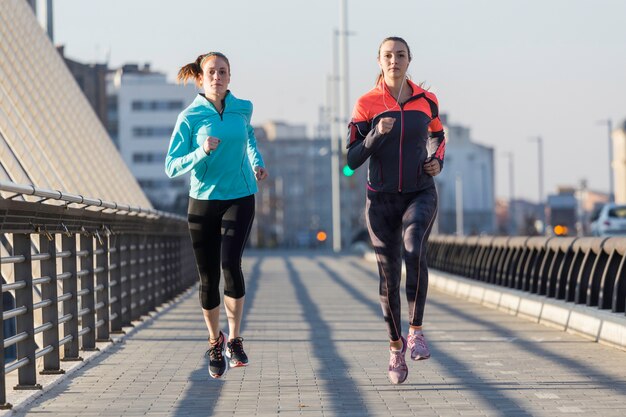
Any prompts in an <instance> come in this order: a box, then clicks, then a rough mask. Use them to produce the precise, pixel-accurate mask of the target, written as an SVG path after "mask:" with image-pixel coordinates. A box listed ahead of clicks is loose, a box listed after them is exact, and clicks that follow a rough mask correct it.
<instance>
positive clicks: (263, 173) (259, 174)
mask: <svg viewBox="0 0 626 417" xmlns="http://www.w3.org/2000/svg"><path fill="white" fill-rule="evenodd" d="M254 174H255V176H256V179H257V181H263V180H264V179H265V178H267V176H268V175H269V174H268V173H267V170H266V169H265V168H263V167H254Z"/></svg>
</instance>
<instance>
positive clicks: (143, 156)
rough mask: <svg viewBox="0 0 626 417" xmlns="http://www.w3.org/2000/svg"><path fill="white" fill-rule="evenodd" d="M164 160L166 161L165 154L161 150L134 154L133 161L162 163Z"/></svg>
mask: <svg viewBox="0 0 626 417" xmlns="http://www.w3.org/2000/svg"><path fill="white" fill-rule="evenodd" d="M163 161H165V154H164V153H161V152H153V153H135V154H133V162H134V163H138V164H150V163H155V162H159V163H162V162H163Z"/></svg>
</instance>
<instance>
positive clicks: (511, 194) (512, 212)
mask: <svg viewBox="0 0 626 417" xmlns="http://www.w3.org/2000/svg"><path fill="white" fill-rule="evenodd" d="M504 155H505V156H506V157H507V158H509V217H510V222H511V235H516V234H517V233H516V230H515V229H516V228H515V205H514V203H513V200H514V199H515V180H514V177H513V175H514V174H513V171H514V169H513V152H506V153H505V154H504Z"/></svg>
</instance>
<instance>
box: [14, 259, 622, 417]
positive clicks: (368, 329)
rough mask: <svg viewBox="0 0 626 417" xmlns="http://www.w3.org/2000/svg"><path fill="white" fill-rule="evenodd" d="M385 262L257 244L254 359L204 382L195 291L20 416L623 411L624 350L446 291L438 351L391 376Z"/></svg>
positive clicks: (434, 314)
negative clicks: (381, 265)
mask: <svg viewBox="0 0 626 417" xmlns="http://www.w3.org/2000/svg"><path fill="white" fill-rule="evenodd" d="M375 268H376V267H375V265H374V264H371V263H367V262H364V261H363V260H362V259H360V258H357V257H349V256H342V257H335V256H333V255H329V254H326V255H320V256H306V255H302V254H297V253H292V254H289V253H283V254H281V253H278V252H265V253H264V252H254V253H252V254H251V255H250V256H248V257H246V258H245V259H244V270H245V272H246V279H247V295H246V297H247V299H246V307H247V308H246V311H247V313H246V317H245V323H244V329H243V336H244V338H245V346H246V350H247V352H248V354H249V356H250V359H251V365H250V366H249V367H247V368H238V369H233V370H230V371H229V372H228V373H227V374H226V375H225V377H224V378H223V379H220V380H211V379H209V378H208V374H207V370H206V368H207V364H208V361H207V359H206V358H205V357H204V352H205V350H206V337H207V331H206V328H205V327H204V323H203V320H202V317H201V313H200V310H199V305H198V301H197V293H194V294H193V295H192V296H191V297H187V298H185V299H184V300H183V301H181V302H180V303H179V304H178V305H176V306H174V307H173V308H171V309H169V310H168V311H167V312H164V313H163V314H161V315H160V316H159V318H158V319H156V320H155V321H154V322H153V323H152V324H149V325H147V326H146V327H145V328H143V329H141V330H139V331H138V332H136V333H135V334H133V335H131V336H129V337H128V338H127V339H126V341H125V342H124V343H122V344H120V345H116V346H113V347H112V348H110V349H108V350H107V351H106V352H104V353H102V354H101V355H100V356H99V357H98V358H96V359H95V360H93V361H92V362H91V363H90V364H87V365H86V366H85V367H84V368H82V369H80V370H79V371H77V372H76V373H75V374H74V375H73V377H72V378H71V379H68V380H66V381H64V382H62V383H60V384H58V385H56V386H55V387H53V388H52V389H51V390H50V391H48V392H47V393H45V394H44V395H43V396H41V397H39V398H38V399H36V400H35V401H34V402H32V403H30V404H28V405H26V406H24V407H18V409H17V410H15V411H14V412H13V415H19V416H22V415H29V416H55V417H56V416H78V415H80V416H140V415H149V416H208V415H215V416H254V415H261V416H277V415H279V416H301V415H303V416H368V415H371V416H507V417H510V416H561V415H585V416H623V415H626V353H625V352H623V351H620V350H617V349H614V348H611V347H607V346H603V345H599V344H597V343H593V342H591V341H588V340H586V339H583V338H581V337H578V336H574V335H571V334H567V333H564V332H561V331H558V330H554V329H551V328H547V327H545V326H542V325H539V324H535V323H532V322H529V321H527V320H524V319H520V318H517V317H514V316H510V315H508V314H505V313H502V312H499V311H496V310H492V309H489V308H485V307H482V306H480V305H477V304H473V303H470V302H468V301H464V300H460V299H457V298H452V297H450V296H448V295H445V294H443V293H439V292H436V291H431V293H430V294H429V302H428V305H427V308H426V318H425V332H426V336H427V338H428V340H429V342H430V345H431V350H432V352H433V357H432V359H430V360H427V361H420V362H417V363H413V362H410V363H409V369H410V370H409V378H408V380H407V381H406V383H405V384H402V385H399V386H393V385H391V384H389V382H388V380H387V375H386V369H387V361H388V353H387V343H386V341H385V337H386V333H385V327H384V323H383V321H382V313H381V309H380V306H379V304H378V294H377V291H378V277H377V273H376V270H375ZM405 309H406V305H405ZM406 327H407V324H406V323H404V328H405V329H406Z"/></svg>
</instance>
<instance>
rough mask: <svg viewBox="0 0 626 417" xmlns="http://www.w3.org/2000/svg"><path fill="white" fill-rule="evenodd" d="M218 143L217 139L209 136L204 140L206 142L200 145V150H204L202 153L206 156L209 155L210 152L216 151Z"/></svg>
mask: <svg viewBox="0 0 626 417" xmlns="http://www.w3.org/2000/svg"><path fill="white" fill-rule="evenodd" d="M220 142H221V140H219V139H218V138H216V137H213V136H209V137H207V138H206V140H205V141H204V143H203V144H202V148H203V149H204V152H206V154H207V155H208V154H210V153H211V151H214V150H216V149H217V147H218V145H219V144H220Z"/></svg>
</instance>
